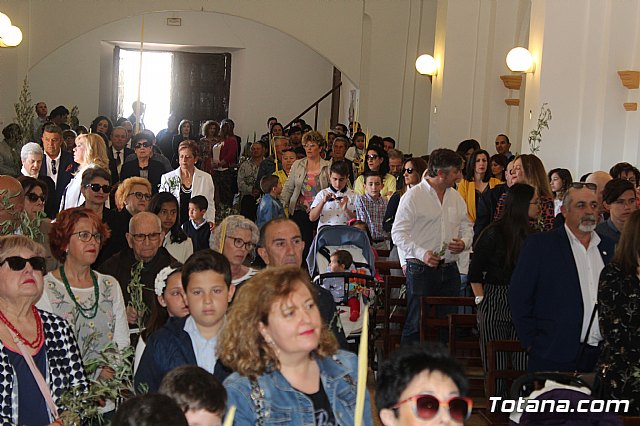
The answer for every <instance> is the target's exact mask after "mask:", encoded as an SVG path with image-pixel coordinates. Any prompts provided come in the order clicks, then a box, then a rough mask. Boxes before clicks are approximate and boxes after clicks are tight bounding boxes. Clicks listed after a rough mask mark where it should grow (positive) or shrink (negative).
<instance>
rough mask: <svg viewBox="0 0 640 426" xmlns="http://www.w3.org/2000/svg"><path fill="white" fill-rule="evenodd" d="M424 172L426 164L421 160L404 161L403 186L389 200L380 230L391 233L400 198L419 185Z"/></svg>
mask: <svg viewBox="0 0 640 426" xmlns="http://www.w3.org/2000/svg"><path fill="white" fill-rule="evenodd" d="M425 170H427V162H426V161H424V160H423V159H422V158H420V157H415V158H409V159H408V160H405V162H404V166H403V168H402V176H403V178H404V185H402V188H400V191H396V192H395V193H394V194H393V195H392V196H391V198H390V199H389V204H387V210H386V211H385V213H384V219H383V222H382V229H384V230H385V231H387V232H391V228H393V222H394V221H395V219H396V213H397V211H398V206H399V205H400V197H402V196H403V195H404V194H405V193H406V192H407V190H409V188H411V187H412V186H414V185H417V184H419V183H420V180H421V179H422V175H423V174H424V171H425Z"/></svg>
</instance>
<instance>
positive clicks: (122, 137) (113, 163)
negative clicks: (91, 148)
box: [107, 127, 133, 183]
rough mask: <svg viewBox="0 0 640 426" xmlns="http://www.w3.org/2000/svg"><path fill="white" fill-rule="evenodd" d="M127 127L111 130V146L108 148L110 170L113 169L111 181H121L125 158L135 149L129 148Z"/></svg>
mask: <svg viewBox="0 0 640 426" xmlns="http://www.w3.org/2000/svg"><path fill="white" fill-rule="evenodd" d="M128 140H129V138H128V134H127V129H125V128H124V127H114V128H113V130H112V131H111V139H110V142H111V146H110V147H109V148H108V149H107V155H108V156H109V171H111V179H112V180H111V181H112V182H114V183H115V182H119V181H121V179H120V172H121V170H122V165H123V164H124V162H125V159H126V158H127V156H129V155H130V154H133V150H132V149H129V148H127V142H128Z"/></svg>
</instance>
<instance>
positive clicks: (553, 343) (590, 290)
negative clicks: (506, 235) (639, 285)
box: [509, 183, 614, 371]
mask: <svg viewBox="0 0 640 426" xmlns="http://www.w3.org/2000/svg"><path fill="white" fill-rule="evenodd" d="M578 186H579V187H578ZM598 208H599V206H598V201H597V198H596V193H595V187H592V185H591V184H579V183H576V184H573V186H572V187H571V188H569V190H568V191H567V192H566V194H565V197H564V201H563V205H562V214H563V215H564V217H565V224H564V225H563V226H561V227H559V228H557V229H554V230H553V231H549V232H545V233H541V234H534V235H531V236H530V237H529V238H527V240H526V241H525V243H524V246H523V247H522V251H521V252H520V257H519V258H518V263H517V264H516V268H515V270H514V272H513V275H512V276H511V285H510V288H509V305H510V307H511V314H512V318H513V324H514V325H515V327H516V331H517V333H518V337H519V339H520V342H521V344H522V346H523V347H524V348H525V349H526V350H527V352H528V353H529V367H528V368H529V371H575V370H578V371H593V370H594V369H595V365H596V361H597V358H598V355H599V352H600V351H599V349H600V343H601V341H602V335H601V334H600V326H599V323H598V315H597V312H595V313H594V307H595V304H596V301H597V297H598V280H599V276H600V271H601V270H602V268H604V265H606V264H607V263H608V262H609V261H610V259H611V256H612V255H613V251H614V244H613V241H611V240H609V239H608V238H606V237H600V236H598V234H596V232H595V227H596V224H597V216H598ZM592 316H593V319H592ZM585 336H586V337H585Z"/></svg>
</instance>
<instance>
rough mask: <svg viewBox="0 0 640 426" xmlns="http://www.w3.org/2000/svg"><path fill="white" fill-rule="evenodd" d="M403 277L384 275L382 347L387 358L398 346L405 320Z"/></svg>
mask: <svg viewBox="0 0 640 426" xmlns="http://www.w3.org/2000/svg"><path fill="white" fill-rule="evenodd" d="M406 281H407V280H406V278H405V277H404V276H395V275H385V277H384V295H383V298H384V299H383V300H384V303H383V307H382V309H381V311H382V315H383V332H382V335H383V347H384V356H385V357H388V356H389V355H390V354H391V352H393V351H394V350H395V349H396V348H397V347H398V346H399V345H400V339H401V336H402V328H403V326H404V321H405V318H406V310H407V299H406V295H405V290H406V287H405V285H406Z"/></svg>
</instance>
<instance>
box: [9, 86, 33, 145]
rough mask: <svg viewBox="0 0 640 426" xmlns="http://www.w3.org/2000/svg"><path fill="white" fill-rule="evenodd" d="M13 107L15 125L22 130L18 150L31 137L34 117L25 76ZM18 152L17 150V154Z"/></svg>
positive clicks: (29, 90)
mask: <svg viewBox="0 0 640 426" xmlns="http://www.w3.org/2000/svg"><path fill="white" fill-rule="evenodd" d="M13 107H14V109H15V110H16V124H17V125H18V126H20V130H22V135H21V136H22V137H21V139H20V140H19V141H18V142H19V143H20V146H19V147H18V148H22V145H24V144H25V143H27V142H29V138H30V137H31V135H33V119H34V118H35V116H36V114H35V111H34V108H33V102H32V101H31V89H29V79H28V78H27V76H25V77H24V80H23V81H22V90H20V97H19V98H18V103H16V104H13ZM19 152H20V151H19V149H18V153H19Z"/></svg>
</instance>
